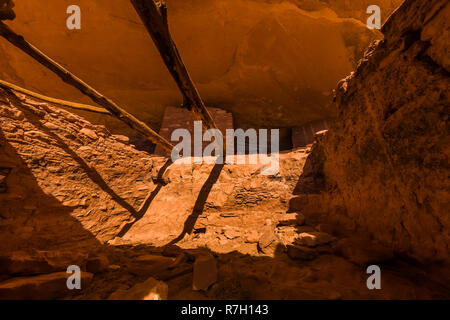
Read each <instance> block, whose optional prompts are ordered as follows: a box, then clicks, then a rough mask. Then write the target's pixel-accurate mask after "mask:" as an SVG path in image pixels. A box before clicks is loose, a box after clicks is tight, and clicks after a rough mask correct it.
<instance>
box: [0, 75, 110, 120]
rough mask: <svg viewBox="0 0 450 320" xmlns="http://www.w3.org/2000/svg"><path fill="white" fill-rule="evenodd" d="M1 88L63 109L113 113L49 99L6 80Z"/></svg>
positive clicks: (2, 82) (81, 104)
mask: <svg viewBox="0 0 450 320" xmlns="http://www.w3.org/2000/svg"><path fill="white" fill-rule="evenodd" d="M0 88H5V89H11V90H14V91H16V92H19V93H23V94H25V95H27V96H30V97H33V98H36V99H38V100H41V101H45V102H48V103H52V104H57V105H60V106H63V107H69V108H72V109H77V110H83V111H89V112H95V113H102V114H109V115H111V113H110V112H109V111H108V110H106V109H105V108H100V107H94V106H91V105H88V104H83V103H77V102H72V101H65V100H60V99H56V98H52V97H47V96H44V95H42V94H40V93H37V92H34V91H31V90H27V89H24V88H22V87H19V86H16V85H15V84H12V83H9V82H7V81H4V80H0Z"/></svg>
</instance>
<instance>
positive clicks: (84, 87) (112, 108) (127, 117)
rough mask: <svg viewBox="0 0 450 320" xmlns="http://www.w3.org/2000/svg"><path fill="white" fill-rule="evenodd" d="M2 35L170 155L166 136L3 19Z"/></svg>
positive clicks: (0, 31)
mask: <svg viewBox="0 0 450 320" xmlns="http://www.w3.org/2000/svg"><path fill="white" fill-rule="evenodd" d="M0 36H2V37H4V38H5V39H6V40H8V41H9V42H10V43H11V44H13V45H14V46H16V47H17V48H19V49H20V50H22V51H23V52H25V53H26V54H28V55H29V56H31V57H32V58H33V59H35V60H36V61H38V62H39V63H40V64H42V65H43V66H44V67H46V68H47V69H49V70H51V71H53V72H54V73H55V74H56V75H58V76H59V77H60V78H61V79H62V80H63V81H64V82H66V83H67V84H70V85H71V86H74V87H75V88H77V89H78V90H80V91H81V92H82V93H83V94H85V95H87V96H88V97H89V98H91V99H92V100H93V101H94V102H96V103H97V104H99V105H101V106H102V107H104V108H105V109H107V110H108V111H109V112H111V114H112V115H113V116H115V117H116V118H118V119H119V120H121V121H123V122H125V123H126V124H127V125H128V126H130V127H131V128H133V129H135V130H136V131H137V132H139V133H141V134H142V135H144V136H145V137H146V138H147V139H149V140H150V141H151V142H153V143H155V144H157V145H159V146H160V147H161V148H162V149H163V150H165V151H166V152H167V153H168V154H169V155H170V154H171V152H172V149H173V145H172V144H171V143H170V142H169V141H167V140H166V139H165V138H163V137H162V136H160V135H159V134H158V133H156V132H155V131H154V130H152V129H151V128H150V127H149V126H147V125H146V124H145V123H144V122H142V121H140V120H138V119H136V118H135V117H134V116H133V115H131V114H130V113H128V112H127V111H125V110H124V109H122V108H121V107H119V106H118V105H117V104H116V103H115V102H114V101H112V100H111V99H108V98H107V97H105V96H103V95H102V94H101V93H99V92H98V91H96V90H95V89H94V88H92V87H91V86H89V85H88V84H86V83H85V82H83V81H82V80H81V79H79V78H77V77H76V76H75V75H73V74H72V73H71V72H69V71H68V70H66V69H65V68H64V67H63V66H61V65H60V64H58V63H57V62H55V61H53V60H52V59H51V58H49V57H48V56H46V55H45V54H44V53H42V52H41V51H40V50H39V49H37V48H36V47H34V46H33V45H32V44H30V43H29V42H27V41H26V40H25V39H24V38H23V37H22V36H20V35H18V34H17V33H15V32H14V31H13V30H11V29H10V28H9V27H8V26H7V25H5V24H4V23H3V22H1V21H0Z"/></svg>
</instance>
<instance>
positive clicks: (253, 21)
mask: <svg viewBox="0 0 450 320" xmlns="http://www.w3.org/2000/svg"><path fill="white" fill-rule="evenodd" d="M400 2H401V0H383V1H381V0H370V1H369V0H352V1H348V0H333V1H319V0H290V1H281V0H269V1H267V0H231V1H230V0H209V1H203V0H189V1H186V0H169V1H167V5H168V18H169V25H170V29H171V32H172V34H173V36H174V39H175V41H176V43H177V45H178V47H179V51H180V53H181V55H182V57H183V60H184V61H185V63H186V66H187V67H188V70H189V71H190V73H191V75H192V77H193V79H194V81H195V82H196V84H197V85H198V88H199V91H200V93H201V95H202V97H203V98H204V99H205V101H206V103H207V105H208V106H210V107H220V108H224V109H226V110H227V111H231V112H232V113H233V116H234V118H235V122H236V126H237V127H244V128H245V127H247V126H257V127H259V126H266V127H267V126H268V127H297V126H301V125H302V124H305V123H308V122H311V121H316V120H321V119H325V118H329V117H332V116H334V110H333V109H332V108H329V105H328V101H329V96H330V94H331V90H332V89H333V88H334V87H335V86H336V83H337V82H338V81H339V80H340V79H342V78H343V77H344V76H345V75H346V74H348V73H349V72H350V71H352V70H353V68H354V67H355V65H356V62H357V61H358V60H359V59H360V58H361V57H362V55H363V52H364V50H365V48H366V47H367V45H368V44H369V43H370V42H371V41H372V40H373V39H375V38H380V37H381V34H380V33H379V32H378V31H370V30H368V29H367V28H366V25H365V22H366V19H367V17H368V15H367V14H366V8H367V6H369V5H372V4H379V5H380V7H381V10H382V16H383V19H385V18H386V17H387V16H388V15H389V14H390V13H391V12H392V11H393V10H394V9H395V7H396V6H397V5H399V4H400ZM72 4H74V3H73V1H72V2H71V1H69V0H64V1H62V0H48V1H47V5H46V6H45V7H43V6H42V5H41V4H40V3H39V2H38V1H37V2H36V1H17V3H16V7H15V10H16V13H17V18H16V20H15V21H13V22H11V23H10V25H11V26H12V27H13V28H14V29H15V30H17V31H18V32H19V33H21V34H23V35H24V36H25V38H26V39H28V40H29V41H31V42H32V43H33V44H36V45H37V46H38V47H39V48H40V49H42V50H43V51H44V52H46V53H48V54H49V55H50V56H51V57H54V58H55V59H56V60H57V61H59V62H60V63H62V64H63V65H64V66H65V67H67V68H68V69H69V70H71V71H73V72H74V73H75V74H77V75H79V76H80V77H81V78H82V79H84V80H86V81H87V82H88V83H90V84H92V85H93V86H94V87H95V88H98V89H99V90H100V91H101V92H103V93H105V94H106V95H107V96H109V97H111V98H113V99H114V100H115V101H117V102H118V103H119V104H122V105H124V106H125V107H126V109H127V110H128V111H130V112H131V113H133V114H135V115H137V116H138V117H139V118H140V119H142V120H144V121H146V122H147V123H149V124H150V125H152V126H153V127H154V128H155V129H157V128H158V127H159V125H160V123H161V121H162V117H163V112H164V108H165V107H166V106H175V107H176V106H179V105H181V103H182V101H181V95H180V94H179V93H178V92H177V90H176V88H175V84H174V82H173V80H172V79H171V78H170V76H169V73H168V72H167V70H166V69H165V67H164V65H163V63H162V60H161V58H160V57H159V55H158V53H157V51H156V49H155V47H154V44H153V43H152V42H151V40H150V38H149V36H148V35H147V33H146V31H145V28H144V27H143V26H142V23H141V22H140V20H139V18H138V16H137V14H136V13H135V12H134V10H133V8H132V5H131V4H130V3H129V1H109V0H97V1H91V0H79V1H77V3H76V4H77V5H79V6H80V8H81V13H82V26H81V30H72V31H71V30H68V29H67V28H66V25H65V22H66V19H67V17H68V15H67V14H66V9H67V7H68V6H69V5H72ZM0 52H1V54H2V55H4V56H5V59H1V61H0V77H1V78H3V79H5V80H10V81H12V82H14V83H16V84H18V85H22V86H25V87H27V88H29V89H31V90H36V91H38V92H42V93H44V94H47V95H49V96H54V97H59V98H64V99H68V100H80V101H82V102H89V100H86V98H84V97H82V96H81V95H80V94H79V93H78V92H77V91H75V90H74V89H72V88H70V87H68V86H66V85H63V84H61V81H60V80H59V79H58V78H56V77H55V76H54V75H53V74H51V73H50V72H48V71H47V70H45V69H44V68H42V67H40V66H39V65H37V64H36V63H35V62H34V61H33V60H32V59H30V58H28V57H26V56H25V55H24V54H22V53H21V52H19V51H18V50H17V49H15V48H12V47H11V45H10V44H8V43H7V42H6V41H5V40H3V39H0ZM77 113H79V114H81V115H83V116H84V117H86V118H87V119H89V120H91V121H94V122H96V123H99V124H106V125H107V126H108V127H109V128H114V129H115V130H119V129H120V130H121V131H120V133H127V134H129V135H131V136H132V137H134V136H135V133H134V132H132V131H130V130H128V129H127V128H124V127H123V126H122V125H121V124H120V122H117V121H116V120H114V119H113V120H111V119H107V120H105V118H102V117H101V116H98V115H92V114H89V113H83V112H81V111H80V112H78V111H77Z"/></svg>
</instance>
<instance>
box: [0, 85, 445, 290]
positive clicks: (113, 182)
mask: <svg viewBox="0 0 450 320" xmlns="http://www.w3.org/2000/svg"><path fill="white" fill-rule="evenodd" d="M0 137H1V140H0V143H1V148H0V168H9V169H8V170H4V169H2V171H0V172H9V174H5V176H6V179H3V182H4V183H5V184H6V187H7V188H6V191H5V192H4V193H1V194H0V214H1V219H0V231H1V232H0V240H1V241H0V244H1V246H0V263H1V267H0V298H6V299H7V298H10V299H11V298H17V299H19V298H22V299H23V298H36V297H39V298H48V299H50V298H66V299H107V298H108V297H109V298H116V299H143V298H146V297H147V298H157V297H156V296H155V295H152V294H151V293H152V292H153V293H155V290H157V291H158V292H159V294H158V295H159V298H166V297H167V298H168V299H289V298H290V299H324V298H329V299H338V298H347V299H349V298H358V299H377V298H378V299H379V298H384V299H389V298H397V299H402V298H403V299H406V298H433V297H436V298H443V297H444V298H448V296H450V294H449V292H448V288H445V287H442V286H440V285H438V284H437V283H436V282H433V281H430V280H429V279H428V277H427V271H423V270H416V269H413V268H411V266H409V265H406V266H403V265H399V266H398V265H397V264H391V265H386V266H383V290H379V291H378V290H367V287H366V279H367V275H366V273H365V267H366V266H365V264H366V263H370V262H377V263H378V262H384V261H386V260H388V261H390V262H391V260H392V259H393V257H392V255H389V254H388V253H389V251H387V252H386V251H384V250H383V249H378V248H377V251H376V252H375V255H374V254H370V252H369V253H367V252H365V251H360V250H359V251H358V250H357V249H355V248H354V247H353V246H351V247H349V246H348V243H349V242H351V241H350V240H348V239H346V238H341V237H340V236H339V235H338V234H335V230H333V228H332V227H330V226H329V225H328V226H327V224H325V223H321V224H317V223H316V222H315V220H314V219H311V216H310V215H305V216H303V215H302V214H297V213H289V214H287V213H286V211H287V209H288V200H289V198H290V197H291V195H292V192H293V190H294V187H295V184H296V183H297V181H298V179H299V176H300V174H301V173H302V167H303V165H304V163H305V159H306V157H307V154H308V152H309V148H305V149H299V150H296V151H295V152H287V153H284V154H281V157H280V158H281V159H280V173H279V174H278V175H275V176H263V175H261V174H260V166H258V165H227V166H224V167H223V168H220V167H215V166H213V165H211V164H203V165H187V164H186V165H180V164H178V165H175V164H172V165H170V166H167V165H165V159H164V158H160V157H153V156H150V155H149V154H147V153H145V152H139V151H137V150H136V149H135V148H134V147H133V146H132V145H129V144H128V140H127V139H126V137H123V136H115V135H110V134H109V132H108V131H107V130H105V128H104V127H102V126H95V125H92V124H90V123H89V122H87V121H86V120H84V119H82V118H80V117H77V116H75V115H73V114H71V113H68V112H66V111H64V110H61V109H59V108H57V107H54V106H51V105H48V104H45V103H40V102H37V101H35V100H33V99H30V98H29V97H26V96H23V95H18V97H14V95H11V94H10V93H7V92H5V91H0ZM219 169H220V170H219ZM306 169H308V167H307V168H305V170H306ZM308 170H309V169H308ZM314 232H320V235H321V236H322V237H324V236H325V235H324V233H328V232H329V233H332V234H333V240H334V239H335V238H336V241H332V242H330V243H323V242H322V243H321V244H319V243H317V245H316V246H314V247H305V246H302V245H300V244H299V243H297V241H296V239H297V238H298V237H297V236H298V235H299V234H301V233H312V234H313V235H314ZM325 237H328V238H329V236H325ZM335 243H336V245H337V246H336V249H335V248H334V245H335ZM258 247H264V248H263V249H264V252H261V251H262V250H260V251H258ZM286 251H287V252H286ZM205 255H207V256H209V258H208V259H207V261H206V262H207V263H206V264H204V263H203V262H205V261H200V260H197V258H198V257H199V256H205ZM196 261H197V263H196ZM200 262H201V263H200ZM69 264H70V265H72V264H76V265H78V266H80V268H81V270H83V271H84V270H87V271H88V273H86V274H88V275H89V279H88V280H90V279H92V280H91V281H90V282H89V283H86V284H82V290H81V291H78V290H68V289H67V286H66V278H67V275H68V274H67V273H66V272H65V270H66V268H67V265H69ZM196 267H197V271H195V268H196ZM58 271H59V272H58ZM194 273H195V274H196V277H194ZM203 274H204V275H203ZM149 277H151V278H153V279H156V280H157V281H156V280H148V281H147V279H149ZM161 281H162V282H161ZM194 286H195V288H196V289H203V290H200V291H195V290H193V287H194ZM153 289H155V290H153ZM149 293H150V295H148V294H149Z"/></svg>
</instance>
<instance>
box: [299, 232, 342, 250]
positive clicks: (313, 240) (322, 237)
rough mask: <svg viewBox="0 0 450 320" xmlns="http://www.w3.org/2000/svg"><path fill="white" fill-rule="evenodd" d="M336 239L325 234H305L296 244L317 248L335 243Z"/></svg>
mask: <svg viewBox="0 0 450 320" xmlns="http://www.w3.org/2000/svg"><path fill="white" fill-rule="evenodd" d="M334 240H335V238H334V237H333V236H331V235H329V234H328V233H325V232H303V233H300V235H299V236H298V238H297V239H296V240H295V243H296V244H299V245H305V246H308V247H316V246H319V245H322V244H327V243H330V242H332V241H334Z"/></svg>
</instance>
